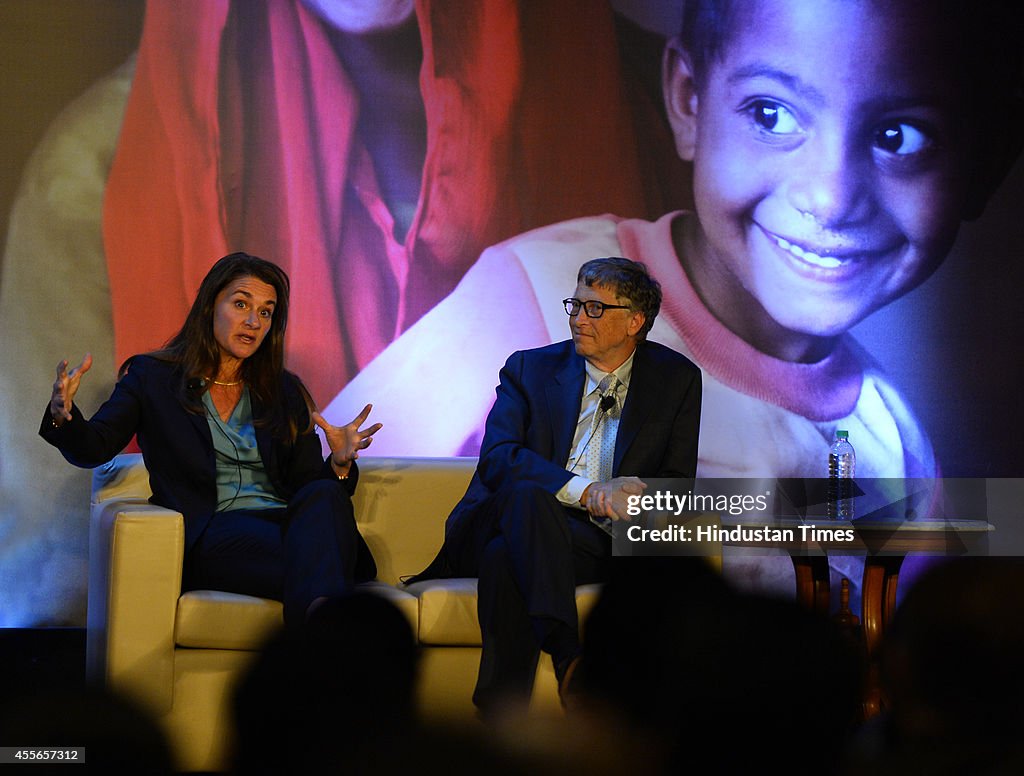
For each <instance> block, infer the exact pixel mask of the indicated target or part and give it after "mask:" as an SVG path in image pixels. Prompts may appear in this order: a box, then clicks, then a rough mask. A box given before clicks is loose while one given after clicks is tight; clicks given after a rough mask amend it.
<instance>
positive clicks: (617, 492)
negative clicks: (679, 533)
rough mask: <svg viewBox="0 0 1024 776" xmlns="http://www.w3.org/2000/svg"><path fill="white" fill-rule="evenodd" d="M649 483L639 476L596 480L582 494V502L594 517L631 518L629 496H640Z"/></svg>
mask: <svg viewBox="0 0 1024 776" xmlns="http://www.w3.org/2000/svg"><path fill="white" fill-rule="evenodd" d="M646 488H647V483H645V482H643V481H642V480H641V479H640V478H639V477H616V478H614V479H611V480H608V482H594V483H592V484H590V485H588V486H587V488H586V490H584V491H583V495H582V496H580V503H581V504H582V505H583V507H584V509H586V510H587V512H589V513H590V514H591V515H593V516H594V517H610V518H611V519H612V520H629V519H630V517H629V514H628V513H627V512H626V507H627V506H628V504H627V499H628V498H629V496H639V495H640V494H642V493H643V492H644V490H645V489H646Z"/></svg>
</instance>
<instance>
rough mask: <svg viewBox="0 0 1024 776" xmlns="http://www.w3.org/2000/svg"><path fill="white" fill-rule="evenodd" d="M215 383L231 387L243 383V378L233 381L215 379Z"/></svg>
mask: <svg viewBox="0 0 1024 776" xmlns="http://www.w3.org/2000/svg"><path fill="white" fill-rule="evenodd" d="M213 384H214V385H223V386H224V387H225V388H229V387H231V386H232V385H241V384H242V381H241V380H235V381H234V382H233V383H222V382H221V381H220V380H214V381H213Z"/></svg>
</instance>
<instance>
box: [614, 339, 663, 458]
mask: <svg viewBox="0 0 1024 776" xmlns="http://www.w3.org/2000/svg"><path fill="white" fill-rule="evenodd" d="M657 392H658V375H657V370H656V369H655V366H654V364H652V363H651V361H650V359H649V358H648V357H647V348H645V347H644V343H643V342H640V343H639V344H638V345H637V348H636V354H635V355H634V356H633V373H632V375H631V376H630V378H629V392H628V393H627V394H626V403H625V405H624V406H623V407H622V417H621V418H620V419H619V431H618V433H617V434H616V436H615V458H614V459H613V463H612V473H613V474H614V475H615V476H618V473H619V466H620V465H621V464H622V459H623V458H624V457H625V455H626V453H627V452H629V448H630V446H631V445H632V444H633V442H634V441H635V440H636V436H637V434H638V433H639V432H640V429H641V428H643V426H644V424H645V423H646V422H647V417H648V416H649V415H650V414H651V409H652V408H653V407H654V405H655V403H656V402H657V399H658V397H657Z"/></svg>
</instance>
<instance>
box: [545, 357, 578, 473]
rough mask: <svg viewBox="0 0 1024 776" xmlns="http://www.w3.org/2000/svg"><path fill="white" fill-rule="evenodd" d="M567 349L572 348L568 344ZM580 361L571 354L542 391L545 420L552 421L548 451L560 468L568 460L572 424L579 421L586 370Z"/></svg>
mask: <svg viewBox="0 0 1024 776" xmlns="http://www.w3.org/2000/svg"><path fill="white" fill-rule="evenodd" d="M568 347H569V348H570V349H571V348H572V347H573V345H572V342H569V343H568ZM583 364H584V361H583V358H581V357H580V356H577V355H576V352H575V350H571V351H570V353H569V354H568V357H567V358H566V363H565V365H564V366H563V367H562V368H561V369H559V370H558V371H557V372H555V376H554V381H553V382H551V383H549V384H548V385H547V386H546V388H545V390H546V393H547V400H548V412H549V413H550V414H549V417H550V418H551V419H552V420H551V424H552V428H551V433H552V450H551V454H552V455H551V460H552V461H553V462H555V463H558V464H559V465H560V466H562V465H564V464H565V462H566V461H567V460H568V458H569V448H570V447H571V446H572V439H573V436H575V434H576V423H577V421H579V417H580V401H581V399H582V398H583V385H584V381H585V379H586V369H585V368H584V366H583Z"/></svg>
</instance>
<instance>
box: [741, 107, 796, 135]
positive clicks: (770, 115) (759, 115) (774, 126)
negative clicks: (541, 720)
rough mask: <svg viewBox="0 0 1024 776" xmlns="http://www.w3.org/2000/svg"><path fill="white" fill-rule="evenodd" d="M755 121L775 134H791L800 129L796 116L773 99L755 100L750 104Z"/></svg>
mask: <svg viewBox="0 0 1024 776" xmlns="http://www.w3.org/2000/svg"><path fill="white" fill-rule="evenodd" d="M748 110H749V111H750V113H751V116H752V117H753V119H754V122H755V123H756V124H757V125H758V126H759V127H760V128H761V129H763V130H765V131H766V132H771V133H772V134H774V135H791V134H793V133H795V132H799V131H800V125H799V124H798V123H797V120H796V116H794V115H793V114H792V112H791V111H790V110H789V109H788V108H786V107H785V106H783V105H780V104H779V103H777V102H774V101H772V100H755V101H754V102H752V103H751V104H750V105H749V106H748Z"/></svg>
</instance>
